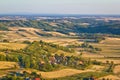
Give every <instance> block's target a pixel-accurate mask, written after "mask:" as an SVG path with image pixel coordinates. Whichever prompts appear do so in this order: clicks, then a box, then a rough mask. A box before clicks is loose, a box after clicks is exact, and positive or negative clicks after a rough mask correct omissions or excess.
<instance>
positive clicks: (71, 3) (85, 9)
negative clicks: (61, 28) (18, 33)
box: [0, 0, 120, 14]
mask: <svg viewBox="0 0 120 80" xmlns="http://www.w3.org/2000/svg"><path fill="white" fill-rule="evenodd" d="M4 13H6V14H9V13H35V14H44V13H45V14H120V0H0V14H4Z"/></svg>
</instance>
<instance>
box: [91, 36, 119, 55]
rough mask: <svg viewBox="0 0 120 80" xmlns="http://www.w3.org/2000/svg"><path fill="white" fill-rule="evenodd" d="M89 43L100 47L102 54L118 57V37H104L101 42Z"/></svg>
mask: <svg viewBox="0 0 120 80" xmlns="http://www.w3.org/2000/svg"><path fill="white" fill-rule="evenodd" d="M91 45H93V46H95V47H98V48H101V49H102V51H101V52H100V53H101V54H103V55H104V56H106V57H107V56H109V57H120V39H119V38H106V40H104V41H102V42H101V43H91Z"/></svg>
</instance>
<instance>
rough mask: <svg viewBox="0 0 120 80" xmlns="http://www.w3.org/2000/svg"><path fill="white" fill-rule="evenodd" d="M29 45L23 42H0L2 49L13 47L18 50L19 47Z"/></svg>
mask: <svg viewBox="0 0 120 80" xmlns="http://www.w3.org/2000/svg"><path fill="white" fill-rule="evenodd" d="M26 46H27V45H26V44H22V43H0V49H13V50H18V49H23V48H25V47H26Z"/></svg>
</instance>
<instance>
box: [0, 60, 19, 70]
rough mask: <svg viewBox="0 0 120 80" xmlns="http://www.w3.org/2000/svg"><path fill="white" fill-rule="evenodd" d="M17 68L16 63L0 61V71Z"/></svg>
mask: <svg viewBox="0 0 120 80" xmlns="http://www.w3.org/2000/svg"><path fill="white" fill-rule="evenodd" d="M15 67H18V64H17V63H16V62H8V61H0V70H3V69H12V68H15Z"/></svg>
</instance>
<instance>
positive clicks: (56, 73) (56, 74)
mask: <svg viewBox="0 0 120 80" xmlns="http://www.w3.org/2000/svg"><path fill="white" fill-rule="evenodd" d="M25 71H27V72H29V73H31V72H32V71H35V72H37V74H41V75H42V77H43V78H59V77H65V76H71V75H75V74H79V73H84V72H93V71H94V70H76V69H61V70H57V71H51V72H41V71H37V70H32V69H27V70H25Z"/></svg>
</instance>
